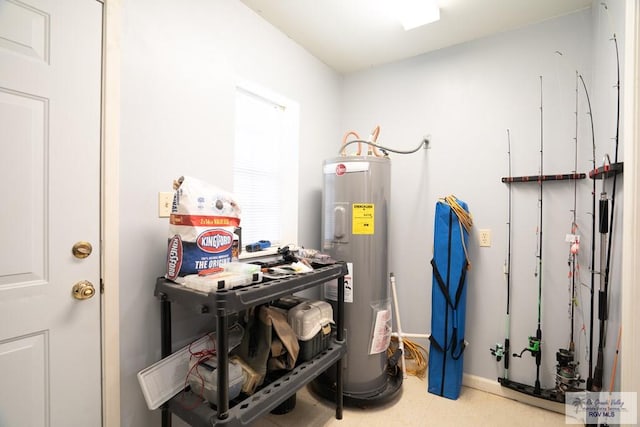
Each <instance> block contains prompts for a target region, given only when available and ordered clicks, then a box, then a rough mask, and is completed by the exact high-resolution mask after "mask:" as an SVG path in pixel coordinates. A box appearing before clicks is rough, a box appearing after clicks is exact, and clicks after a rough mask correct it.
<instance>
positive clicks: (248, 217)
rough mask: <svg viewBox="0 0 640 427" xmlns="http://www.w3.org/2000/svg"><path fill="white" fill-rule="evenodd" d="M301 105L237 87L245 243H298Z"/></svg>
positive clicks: (237, 177)
mask: <svg viewBox="0 0 640 427" xmlns="http://www.w3.org/2000/svg"><path fill="white" fill-rule="evenodd" d="M298 111H299V108H298V106H297V104H295V103H294V102H292V101H289V100H286V99H284V98H282V97H281V96H278V95H276V94H273V93H270V92H269V91H267V90H265V89H261V88H256V87H255V86H254V85H250V84H242V85H239V86H238V87H237V88H236V124H235V144H234V161H233V193H234V194H235V196H236V198H237V200H238V203H239V204H240V208H241V209H242V215H241V223H240V225H241V226H242V244H243V245H247V244H249V243H252V242H256V241H258V240H269V241H270V242H271V244H272V245H273V246H278V245H287V244H291V243H293V244H297V237H298V118H299V112H298Z"/></svg>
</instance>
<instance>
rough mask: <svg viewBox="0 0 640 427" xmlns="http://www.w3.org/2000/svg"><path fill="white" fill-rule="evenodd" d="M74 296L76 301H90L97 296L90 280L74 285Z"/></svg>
mask: <svg viewBox="0 0 640 427" xmlns="http://www.w3.org/2000/svg"><path fill="white" fill-rule="evenodd" d="M72 294H73V297H74V298H75V299H89V298H91V297H92V296H94V295H95V294H96V288H94V287H93V285H92V284H91V282H89V281H88V280H81V281H80V282H78V283H76V284H75V285H73V289H72Z"/></svg>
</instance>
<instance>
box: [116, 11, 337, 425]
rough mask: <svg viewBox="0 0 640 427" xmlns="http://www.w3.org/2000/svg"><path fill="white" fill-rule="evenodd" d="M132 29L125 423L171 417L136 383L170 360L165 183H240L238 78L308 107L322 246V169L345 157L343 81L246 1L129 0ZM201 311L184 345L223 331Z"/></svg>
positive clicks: (125, 196) (307, 239) (182, 316)
mask: <svg viewBox="0 0 640 427" xmlns="http://www.w3.org/2000/svg"><path fill="white" fill-rule="evenodd" d="M123 25H124V34H123V37H122V52H123V56H122V127H121V129H122V135H121V137H122V139H121V146H120V151H121V158H120V172H121V182H120V191H121V200H120V207H121V212H120V223H121V235H120V239H121V249H120V268H121V277H120V285H121V294H120V295H121V301H120V324H121V335H120V336H121V366H122V374H121V384H122V392H121V393H122V395H121V405H122V425H123V426H124V427H129V426H131V427H143V426H151V425H159V422H160V420H159V413H158V412H159V411H154V412H153V413H152V412H150V411H149V410H148V409H147V407H146V405H145V403H144V400H143V396H142V393H141V392H140V388H139V386H138V382H137V379H136V373H137V372H138V371H140V370H141V369H143V368H145V367H147V366H149V365H151V364H152V363H154V362H156V361H157V360H159V358H160V335H159V333H160V331H159V326H160V318H159V303H158V301H157V300H156V299H155V298H154V297H153V288H154V284H155V279H156V277H158V276H160V275H162V274H163V273H164V268H165V267H164V259H165V255H166V238H167V233H168V220H167V219H159V218H157V201H156V200H157V193H158V191H168V190H170V189H171V183H172V181H173V179H175V178H177V177H179V176H180V175H183V174H188V175H193V176H197V177H199V178H201V179H203V180H205V181H207V182H210V183H212V184H216V185H218V186H219V187H221V188H224V189H228V190H230V189H231V188H232V182H231V161H230V159H231V158H232V156H233V145H232V144H233V140H234V116H233V114H234V96H235V93H234V90H235V89H234V82H235V79H236V78H242V79H246V80H249V81H253V82H255V83H257V84H259V85H262V86H264V87H268V88H269V89H271V90H273V91H275V92H277V93H280V94H281V95H283V96H285V97H287V98H289V99H291V100H294V101H297V102H298V103H299V104H300V141H301V144H300V150H299V156H300V176H299V177H292V179H298V180H299V191H300V215H299V218H300V220H299V240H300V243H301V244H303V245H305V246H308V247H318V246H319V239H320V231H319V227H320V193H321V187H322V181H321V177H322V176H321V172H320V171H321V167H322V159H324V158H326V157H329V156H333V155H334V153H335V147H334V144H330V143H328V142H332V141H338V140H339V138H340V123H339V112H340V110H339V102H340V97H339V95H340V82H341V78H340V76H339V75H338V74H337V73H335V72H334V71H333V70H331V69H329V68H328V67H327V66H325V65H324V64H322V63H321V62H320V61H318V60H317V59H316V58H314V57H312V56H311V55H310V54H309V53H308V52H306V51H305V50H304V49H302V48H301V47H299V46H298V45H296V44H294V43H293V42H292V41H291V40H290V39H289V38H287V37H286V36H285V35H284V34H282V33H280V32H279V31H276V30H275V29H274V28H273V27H272V26H271V25H270V24H268V23H266V22H265V21H263V20H262V19H261V18H259V17H258V16H257V15H256V14H255V13H253V12H252V11H251V10H249V9H248V8H246V7H245V6H244V5H243V4H241V3H240V2H237V1H227V0H215V1H211V0H190V1H188V2H179V1H174V2H166V1H164V2H156V1H151V0H149V1H146V0H138V1H135V2H125V3H124V4H123ZM336 144H337V143H336ZM313 171H315V173H314V172H313ZM200 317H201V316H194V315H192V314H191V313H188V312H184V311H182V310H180V309H179V308H176V310H175V311H174V325H175V330H174V334H175V340H176V341H177V342H178V343H179V344H184V342H185V339H186V338H187V337H188V335H192V334H194V333H198V332H201V331H202V332H204V331H207V330H211V329H212V328H213V319H211V318H209V319H201V318H200ZM203 320H204V321H203Z"/></svg>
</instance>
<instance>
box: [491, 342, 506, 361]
mask: <svg viewBox="0 0 640 427" xmlns="http://www.w3.org/2000/svg"><path fill="white" fill-rule="evenodd" d="M489 351H490V352H491V355H492V356H494V357H495V358H496V362H499V361H500V360H502V356H504V348H503V347H502V344H500V343H496V346H495V347H494V348H490V349H489Z"/></svg>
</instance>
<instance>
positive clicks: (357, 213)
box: [351, 203, 375, 234]
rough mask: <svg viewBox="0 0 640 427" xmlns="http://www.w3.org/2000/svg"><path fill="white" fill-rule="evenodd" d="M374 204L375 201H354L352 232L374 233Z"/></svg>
mask: <svg viewBox="0 0 640 427" xmlns="http://www.w3.org/2000/svg"><path fill="white" fill-rule="evenodd" d="M374 210H375V209H374V205H373V203H354V204H353V207H352V221H351V224H352V226H351V233H352V234H373V233H374V227H373V224H374V219H375V216H374Z"/></svg>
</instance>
